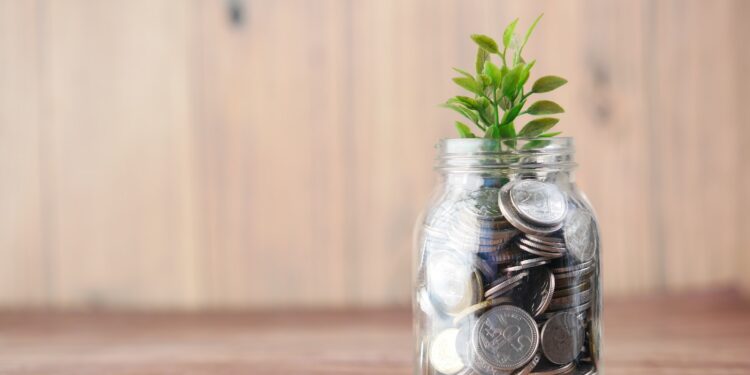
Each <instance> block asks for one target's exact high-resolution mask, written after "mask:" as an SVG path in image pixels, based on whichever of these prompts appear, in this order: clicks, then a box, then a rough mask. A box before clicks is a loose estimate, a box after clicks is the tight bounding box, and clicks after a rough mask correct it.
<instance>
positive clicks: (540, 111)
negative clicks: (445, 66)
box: [443, 15, 567, 145]
mask: <svg viewBox="0 0 750 375" xmlns="http://www.w3.org/2000/svg"><path fill="white" fill-rule="evenodd" d="M541 18H542V16H541V15H540V16H539V17H537V19H536V20H534V23H532V24H531V27H529V29H528V31H526V34H525V36H524V38H523V40H522V41H521V42H520V44H519V41H518V38H517V37H516V32H515V31H516V24H517V23H518V19H516V20H514V21H513V22H511V23H510V25H508V26H507V27H506V28H505V31H504V32H503V39H502V42H503V45H502V50H501V49H500V46H498V44H497V42H495V40H493V39H492V38H490V37H489V36H487V35H481V34H474V35H472V36H471V39H472V40H473V41H474V42H475V43H476V44H477V45H478V46H479V48H478V50H477V57H476V66H475V70H476V75H473V74H471V73H469V72H467V71H464V70H461V69H458V68H453V69H454V70H455V71H456V72H458V73H459V74H461V76H460V77H456V78H453V82H455V83H456V84H457V85H459V86H461V87H462V88H464V89H466V90H467V91H469V92H470V93H472V94H473V97H470V96H456V97H453V98H450V99H448V101H447V102H446V103H445V104H443V106H444V107H447V108H450V109H452V110H454V111H456V112H458V113H459V114H461V115H462V116H464V117H466V118H467V119H469V120H470V121H471V122H472V123H473V124H474V125H476V127H477V128H478V129H479V130H481V131H483V132H484V134H483V136H484V137H485V138H495V139H501V140H510V141H511V142H506V144H512V145H515V139H516V138H534V137H554V136H556V135H558V134H560V133H559V132H558V133H550V132H549V130H550V129H552V127H553V126H555V124H557V122H558V121H559V119H558V118H555V117H546V116H547V115H552V114H556V113H562V112H564V110H563V108H562V107H561V106H560V105H559V104H557V103H555V102H553V101H549V100H539V101H536V102H534V103H533V104H531V105H529V106H528V107H527V108H526V109H525V110H524V106H525V105H526V102H527V100H528V99H529V97H530V96H531V95H532V94H540V93H545V92H549V91H552V90H554V89H556V88H558V87H560V86H562V85H564V84H565V83H566V82H567V81H566V80H565V79H564V78H561V77H557V76H544V77H541V78H539V79H537V80H536V81H535V82H534V84H533V85H532V86H531V89H530V90H529V91H526V90H525V88H524V85H525V84H526V81H528V79H529V75H530V73H531V68H533V67H534V63H535V61H531V62H529V63H527V62H526V61H525V60H524V59H523V57H522V56H521V53H522V52H523V48H524V47H525V46H526V42H528V40H529V37H530V36H531V33H532V32H533V31H534V28H535V27H536V25H537V23H538V22H539V20H540V19H541ZM493 55H495V56H498V57H499V59H500V63H501V64H500V65H496V64H495V63H493V62H492V57H493ZM525 114H527V115H531V116H541V117H536V118H534V119H532V120H531V121H529V122H527V123H526V125H524V126H523V128H521V131H519V132H518V133H516V127H515V124H514V122H515V121H516V120H517V119H518V117H519V116H521V115H525ZM456 130H458V133H459V134H460V135H461V137H463V138H475V137H476V135H475V134H474V133H473V132H472V131H471V128H470V127H469V126H468V125H466V124H464V123H462V122H460V121H456Z"/></svg>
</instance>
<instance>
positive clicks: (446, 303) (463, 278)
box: [425, 251, 475, 314]
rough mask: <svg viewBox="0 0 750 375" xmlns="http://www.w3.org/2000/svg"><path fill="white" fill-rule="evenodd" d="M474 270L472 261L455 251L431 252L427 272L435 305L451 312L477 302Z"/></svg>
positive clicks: (428, 287)
mask: <svg viewBox="0 0 750 375" xmlns="http://www.w3.org/2000/svg"><path fill="white" fill-rule="evenodd" d="M472 272H473V268H472V267H471V264H470V262H468V261H467V259H466V258H465V257H463V256H461V255H460V254H459V253H457V252H455V251H438V252H434V253H432V254H430V255H429V257H428V259H427V264H426V271H425V273H426V279H427V290H428V291H429V293H430V296H431V297H432V301H433V302H434V304H435V306H436V307H437V308H439V309H440V310H441V311H445V312H447V313H449V314H450V313H457V312H459V311H461V309H464V308H466V307H468V306H471V304H472V303H474V302H475V301H474V300H473V299H474V298H473V295H474V290H473V289H474V282H473V281H472V277H473V276H472Z"/></svg>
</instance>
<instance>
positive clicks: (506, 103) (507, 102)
mask: <svg viewBox="0 0 750 375" xmlns="http://www.w3.org/2000/svg"><path fill="white" fill-rule="evenodd" d="M512 105H513V103H511V101H510V99H508V98H506V97H504V96H503V98H502V99H500V108H501V109H502V110H503V111H507V110H508V109H510V106H512Z"/></svg>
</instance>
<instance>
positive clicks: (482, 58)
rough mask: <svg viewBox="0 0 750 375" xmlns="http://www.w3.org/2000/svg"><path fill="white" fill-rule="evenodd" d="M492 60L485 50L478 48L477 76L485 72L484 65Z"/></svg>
mask: <svg viewBox="0 0 750 375" xmlns="http://www.w3.org/2000/svg"><path fill="white" fill-rule="evenodd" d="M489 59H490V54H489V53H487V51H485V50H484V48H482V47H479V48H477V62H476V65H475V67H476V70H477V74H479V73H481V72H482V71H483V70H484V63H485V62H486V61H488V60H489Z"/></svg>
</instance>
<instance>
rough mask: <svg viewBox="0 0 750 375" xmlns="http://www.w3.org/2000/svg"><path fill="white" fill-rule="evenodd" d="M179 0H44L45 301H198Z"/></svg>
mask: <svg viewBox="0 0 750 375" xmlns="http://www.w3.org/2000/svg"><path fill="white" fill-rule="evenodd" d="M183 3H184V2H181V1H158V2H152V1H132V2H127V3H120V2H89V1H66V2H45V3H44V7H43V8H42V9H40V12H39V18H38V22H39V23H40V27H41V30H42V32H43V34H42V39H43V41H42V43H43V48H44V54H45V55H44V60H43V61H42V69H41V70H42V75H43V77H44V81H43V82H42V89H43V91H44V95H43V103H44V108H45V111H44V112H43V114H42V122H43V124H44V125H43V135H44V138H45V140H44V149H45V156H46V158H45V160H42V161H41V163H43V164H45V168H47V171H48V172H49V173H50V176H49V184H50V187H49V188H48V189H47V191H46V194H48V195H49V196H48V197H46V199H48V200H49V202H50V207H45V209H46V211H45V212H44V214H45V216H47V217H48V220H49V221H50V222H51V224H50V226H49V231H48V232H46V233H44V234H43V235H44V236H47V237H48V238H50V239H51V241H52V243H51V244H50V246H49V249H48V250H49V252H48V253H47V254H46V256H47V257H49V259H51V262H52V264H51V265H50V270H49V276H48V277H49V278H50V280H51V281H50V287H51V290H50V297H49V298H50V303H52V304H55V305H58V306H81V305H89V306H97V305H106V306H123V305H130V306H133V305H135V306H138V305H142V306H152V307H159V306H163V305H169V306H171V305H175V304H179V305H183V306H191V305H193V304H195V303H196V300H197V298H198V296H197V285H196V283H197V281H199V280H200V278H199V277H198V276H199V274H198V272H199V268H198V267H197V265H198V262H197V259H196V256H197V254H196V245H195V239H194V236H195V233H196V228H195V226H194V224H195V222H194V220H195V214H196V213H195V211H194V206H193V205H194V203H195V201H196V199H195V197H194V196H193V194H194V189H195V180H194V176H193V171H194V168H193V167H192V163H193V158H194V156H193V154H192V136H193V134H192V131H191V126H192V114H191V111H190V98H191V87H190V85H189V83H190V81H189V79H188V78H189V73H190V70H189V63H188V61H189V60H188V59H187V57H188V53H189V51H190V48H191V47H190V44H189V41H190V39H189V37H190V34H189V31H190V30H191V29H190V25H191V24H190V21H191V16H190V13H189V11H190V10H189V9H187V8H185V7H184V6H181V5H182V4H183Z"/></svg>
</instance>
